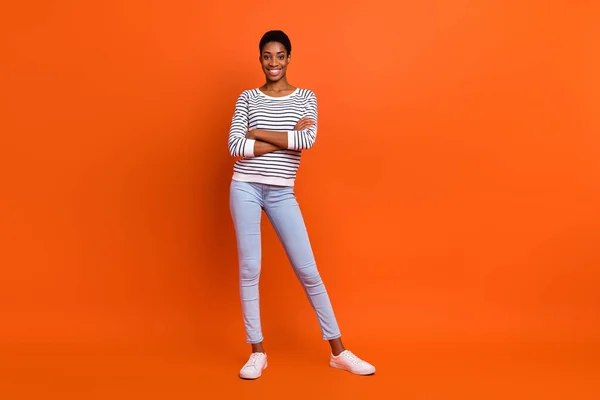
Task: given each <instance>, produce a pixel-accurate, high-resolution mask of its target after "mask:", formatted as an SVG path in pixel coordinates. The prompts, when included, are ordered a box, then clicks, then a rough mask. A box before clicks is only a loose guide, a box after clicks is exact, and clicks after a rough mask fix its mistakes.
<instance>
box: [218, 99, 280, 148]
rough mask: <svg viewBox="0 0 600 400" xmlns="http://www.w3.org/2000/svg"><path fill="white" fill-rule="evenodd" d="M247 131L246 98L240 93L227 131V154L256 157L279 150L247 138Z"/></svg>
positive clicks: (271, 145)
mask: <svg viewBox="0 0 600 400" xmlns="http://www.w3.org/2000/svg"><path fill="white" fill-rule="evenodd" d="M247 130H248V98H247V94H246V93H245V92H244V93H242V94H241V95H240V96H239V97H238V99H237V102H236V104H235V111H234V113H233V117H232V119H231V127H230V129H229V139H228V145H229V154H231V155H232V156H233V157H256V156H260V155H263V154H267V153H271V152H273V151H277V150H281V149H282V147H277V146H276V145H274V144H271V143H265V142H262V141H259V140H257V139H254V138H251V137H247V136H246V132H247Z"/></svg>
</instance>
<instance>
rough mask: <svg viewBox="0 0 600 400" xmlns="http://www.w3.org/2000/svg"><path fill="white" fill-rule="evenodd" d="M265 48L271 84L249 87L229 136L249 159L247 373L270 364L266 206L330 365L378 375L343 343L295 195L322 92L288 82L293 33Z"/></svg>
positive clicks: (235, 212) (244, 235) (244, 228)
mask: <svg viewBox="0 0 600 400" xmlns="http://www.w3.org/2000/svg"><path fill="white" fill-rule="evenodd" d="M259 49H260V64H261V67H262V70H263V72H264V74H265V77H266V82H265V84H264V85H263V86H261V87H260V88H256V89H251V90H245V91H244V92H242V94H241V95H240V96H239V98H238V99H237V102H236V106H235V111H234V115H233V118H232V122H231V129H230V132H229V141H228V142H229V152H230V154H231V155H232V156H234V157H241V159H239V160H238V161H236V163H235V165H234V168H233V178H232V182H231V187H230V209H231V215H232V218H233V223H234V227H235V232H236V239H237V247H238V258H239V277H240V296H241V302H242V312H243V316H244V326H245V330H246V342H247V343H250V344H251V345H252V354H251V355H250V358H249V360H248V362H247V363H246V364H245V365H244V366H243V368H242V369H241V371H240V377H241V378H244V379H256V378H258V377H260V376H261V373H262V371H263V370H264V369H265V368H266V367H267V355H266V353H265V350H264V347H263V335H262V331H261V322H260V310H259V294H258V281H259V276H260V267H261V241H260V220H261V215H262V211H263V210H264V211H265V213H266V214H267V216H268V218H269V220H270V221H271V224H272V225H273V227H274V229H275V232H276V233H277V236H278V237H279V239H280V241H281V243H282V244H283V246H284V248H285V251H286V253H287V256H288V258H289V260H290V262H291V264H292V267H293V268H294V272H295V273H296V276H297V277H298V279H299V280H300V282H301V283H302V286H303V287H304V290H305V292H306V295H307V297H308V299H309V300H310V302H311V305H312V307H313V309H314V311H315V313H316V316H317V319H318V321H319V325H320V327H321V333H322V335H323V339H324V340H328V341H329V344H330V345H331V355H330V361H329V365H330V366H331V367H334V368H340V369H343V370H346V371H349V372H351V373H354V374H359V375H370V374H373V373H375V367H373V366H372V365H371V364H369V363H367V362H366V361H363V360H361V359H360V358H358V357H357V356H355V355H354V354H352V352H350V351H349V350H346V349H345V348H344V345H343V344H342V339H341V333H340V329H339V327H338V324H337V321H336V318H335V315H334V312H333V309H332V307H331V303H330V300H329V296H328V294H327V291H326V289H325V286H324V284H323V281H322V280H321V277H320V276H319V272H318V270H317V266H316V263H315V259H314V256H313V252H312V249H311V245H310V241H309V238H308V234H307V232H306V227H305V225H304V220H303V218H302V213H301V211H300V208H299V206H298V203H297V201H296V197H295V195H294V180H295V179H296V171H297V170H298V167H299V165H300V154H301V151H302V150H307V149H310V148H311V147H312V146H313V144H314V143H315V139H316V136H317V125H318V124H317V98H316V96H315V94H314V93H313V92H312V91H310V90H308V89H300V88H297V87H294V86H292V85H291V84H289V83H288V81H287V77H286V72H287V67H288V65H289V63H290V59H291V52H292V46H291V43H290V40H289V38H288V37H287V35H286V34H285V33H283V32H282V31H269V32H267V33H265V34H264V36H263V37H262V39H261V40H260V43H259Z"/></svg>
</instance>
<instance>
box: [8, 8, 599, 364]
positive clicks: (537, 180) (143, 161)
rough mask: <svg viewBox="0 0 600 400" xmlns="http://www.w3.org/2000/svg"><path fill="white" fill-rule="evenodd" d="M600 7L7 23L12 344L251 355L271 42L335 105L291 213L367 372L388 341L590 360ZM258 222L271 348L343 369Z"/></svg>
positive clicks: (88, 13) (25, 17) (213, 12)
mask: <svg viewBox="0 0 600 400" xmlns="http://www.w3.org/2000/svg"><path fill="white" fill-rule="evenodd" d="M599 11H600V8H599V7H598V3H596V2H592V1H566V0H565V1H550V2H548V1H528V2H523V1H516V0H514V1H513V0H494V1H487V2H469V1H463V0H457V1H449V0H448V1H446V0H443V1H436V2H433V1H423V2H415V1H401V2H396V1H387V2H386V1H371V2H362V1H361V2H358V1H357V2H342V1H332V2H322V1H312V0H307V1H302V2H296V1H294V2H273V1H266V2H259V3H254V4H252V3H251V2H247V3H243V2H241V3H239V4H238V3H237V2H234V1H229V0H222V1H219V2H212V3H209V4H205V3H204V2H201V1H186V0H180V1H171V2H160V1H140V0H127V1H124V0H120V1H116V0H115V1H105V2H94V4H91V3H88V2H72V1H56V2H41V1H23V2H20V3H19V4H18V5H16V3H14V4H10V5H3V6H2V12H1V13H0V14H1V15H2V17H0V18H1V19H2V21H1V22H2V24H1V25H2V26H3V28H2V29H3V30H5V32H4V33H3V35H2V39H0V40H2V42H3V45H2V48H3V50H2V59H3V61H2V63H1V66H0V68H1V70H0V71H1V78H0V79H1V80H2V90H1V91H2V98H3V100H2V103H3V104H2V111H0V112H1V113H2V118H1V121H0V124H1V128H0V131H1V132H2V146H1V148H2V150H1V151H2V153H3V155H2V161H1V163H2V165H3V166H2V172H0V174H1V177H2V180H1V181H2V194H1V197H0V202H1V211H0V212H1V214H0V215H1V221H2V222H1V225H2V237H1V243H2V245H1V246H2V251H1V252H0V263H1V265H2V278H1V280H0V299H1V302H0V317H1V320H2V329H1V330H0V340H1V341H2V343H5V344H8V345H13V344H15V343H17V342H18V343H23V342H25V343H28V342H29V343H33V342H36V343H40V342H44V343H58V342H61V343H63V342H92V343H125V344H134V343H162V342H177V343H211V346H215V347H218V348H219V349H221V350H220V351H223V349H226V348H227V346H229V348H232V349H233V350H231V351H234V352H237V353H239V354H242V358H243V357H245V355H246V352H247V351H248V349H247V348H246V345H245V343H244V333H243V325H242V320H241V310H240V306H239V298H238V287H237V264H236V263H237V256H236V247H235V237H234V231H233V226H232V223H231V219H230V215H229V210H228V185H229V181H230V178H231V174H232V165H233V161H234V160H233V159H232V158H231V157H230V156H229V154H228V151H227V134H228V129H229V124H230V121H231V116H232V112H233V107H234V104H235V100H236V98H237V96H238V94H239V93H240V92H241V91H242V90H244V89H248V88H252V87H257V86H259V85H261V84H262V83H263V76H262V73H261V70H260V67H259V63H258V40H259V39H260V36H261V35H262V33H264V32H265V31H266V30H268V29H283V30H284V31H286V32H287V33H288V34H289V36H290V38H291V40H292V44H293V48H294V50H293V59H292V63H291V64H290V67H289V69H288V78H289V80H290V82H291V83H292V84H295V85H297V86H301V87H307V88H310V89H312V90H314V91H315V93H316V94H317V96H318V99H319V106H320V107H319V116H320V126H319V136H318V139H317V142H316V145H315V147H314V148H313V149H311V150H310V151H307V152H305V153H304V156H303V163H302V166H301V168H300V171H299V176H298V181H297V195H298V198H299V201H300V203H301V206H302V209H303V212H304V215H305V218H306V221H307V225H308V229H309V234H310V236H311V240H312V243H313V247H314V250H315V254H316V258H317V262H318V265H319V268H320V271H321V274H322V276H323V278H324V281H325V284H326V285H327V287H328V290H329V292H330V295H331V297H332V302H333V304H334V308H335V310H336V313H337V315H338V318H339V322H340V325H341V328H342V332H343V333H344V337H345V338H346V341H347V343H350V344H352V343H354V344H355V346H357V345H356V344H357V343H358V344H360V343H364V346H365V347H363V348H364V349H368V350H369V351H370V353H369V352H367V353H366V354H364V351H363V353H360V347H357V353H360V354H363V355H364V357H366V358H368V359H369V355H370V359H371V360H374V361H377V360H378V357H379V360H380V361H381V360H382V357H383V356H382V355H381V353H380V351H383V349H384V347H379V346H380V345H378V344H375V343H372V342H371V341H370V340H371V339H372V338H377V339H378V340H382V341H383V342H385V343H387V346H389V345H390V343H396V342H394V340H400V339H398V338H404V339H402V340H408V341H410V340H413V338H416V339H424V338H425V339H431V340H441V341H448V340H459V339H460V340H463V339H465V340H471V339H472V340H484V339H485V338H488V339H490V338H491V340H498V339H502V340H504V339H503V338H515V337H516V338H521V339H525V340H541V341H555V340H561V341H587V342H589V341H596V340H597V339H598V337H600V336H599V335H600V294H599V293H600V291H599V290H598V284H599V283H600V282H599V278H600V272H599V271H600V270H599V267H600V251H599V245H600V207H599V204H600V151H599V149H600V140H599V136H598V133H599V132H600V112H599V111H600V110H599V105H600V80H599V79H598V71H600V57H599V54H600V46H599V45H598V43H600V29H599V26H600V24H598V21H599V20H600V13H599ZM263 222H265V223H264V229H263V232H264V239H263V245H264V262H263V274H262V279H261V301H262V311H263V322H264V331H265V336H266V339H267V340H271V343H273V346H280V347H284V345H283V344H278V343H283V342H282V340H283V338H286V339H285V340H287V341H289V342H291V343H293V345H294V346H299V348H306V349H313V348H314V349H315V351H316V349H320V350H319V351H325V350H326V347H325V345H324V344H323V343H322V342H321V341H320V333H319V329H318V325H317V322H316V318H314V315H313V314H312V310H311V309H310V306H309V303H308V301H307V300H306V298H305V297H304V293H303V291H302V290H301V288H300V285H299V284H298V283H297V281H296V280H295V277H294V275H293V272H292V270H291V268H290V266H289V264H288V263H287V260H286V258H285V254H284V252H283V249H282V248H281V246H280V244H279V243H278V241H277V239H276V236H275V234H274V232H273V230H272V228H271V227H270V225H269V224H268V223H267V221H266V219H264V221H263ZM486 340H487V339H486ZM266 343H267V344H268V342H266ZM303 346H304V347H303ZM316 346H323V347H316ZM378 352H379V353H378ZM378 354H379V355H378ZM325 355H326V351H325ZM242 358H240V360H242ZM381 362H383V361H381ZM381 362H380V364H381ZM239 366H241V365H239ZM237 367H238V365H237V364H235V368H237ZM236 371H237V370H235V371H234V373H235V372H236Z"/></svg>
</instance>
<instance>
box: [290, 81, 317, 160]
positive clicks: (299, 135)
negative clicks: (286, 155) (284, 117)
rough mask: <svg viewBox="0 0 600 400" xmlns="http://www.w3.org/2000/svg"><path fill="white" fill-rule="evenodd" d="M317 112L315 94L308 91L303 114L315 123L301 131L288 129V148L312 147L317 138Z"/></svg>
mask: <svg viewBox="0 0 600 400" xmlns="http://www.w3.org/2000/svg"><path fill="white" fill-rule="evenodd" d="M318 113H319V112H318V106H317V96H315V94H314V93H313V92H310V95H309V96H308V99H307V102H306V108H305V115H304V116H305V117H308V118H310V119H312V120H313V121H315V124H314V125H312V126H310V127H308V128H306V129H304V130H301V131H288V149H289V150H304V149H310V148H311V147H313V145H314V144H315V140H316V139H317V124H318V122H317V117H318Z"/></svg>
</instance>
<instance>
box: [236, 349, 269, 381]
mask: <svg viewBox="0 0 600 400" xmlns="http://www.w3.org/2000/svg"><path fill="white" fill-rule="evenodd" d="M265 368H267V355H266V354H265V353H252V354H251V355H250V358H249V359H248V361H247V362H246V364H245V365H244V366H243V367H242V369H241V370H240V378H242V379H256V378H258V377H260V375H261V374H262V372H263V370H264V369H265Z"/></svg>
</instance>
